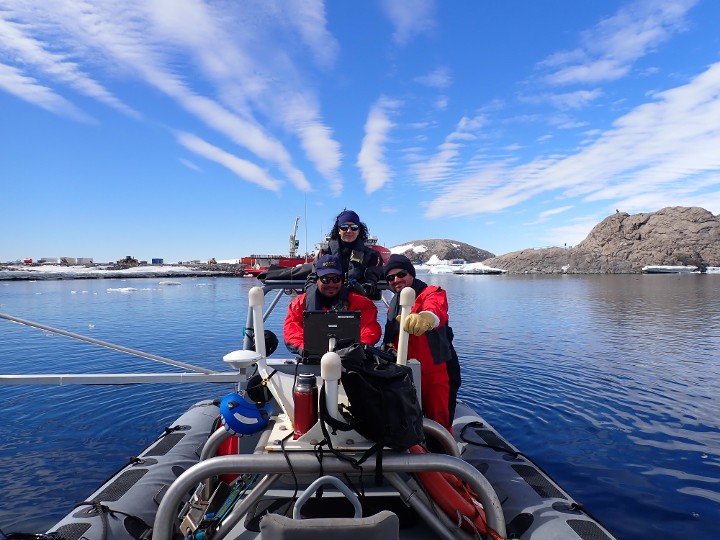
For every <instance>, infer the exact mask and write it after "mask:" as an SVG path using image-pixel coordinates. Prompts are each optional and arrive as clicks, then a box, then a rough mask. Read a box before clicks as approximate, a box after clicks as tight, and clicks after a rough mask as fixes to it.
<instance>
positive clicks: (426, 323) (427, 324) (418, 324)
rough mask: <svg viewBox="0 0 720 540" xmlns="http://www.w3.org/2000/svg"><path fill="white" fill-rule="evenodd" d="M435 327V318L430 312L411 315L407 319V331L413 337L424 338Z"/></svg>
mask: <svg viewBox="0 0 720 540" xmlns="http://www.w3.org/2000/svg"><path fill="white" fill-rule="evenodd" d="M433 326H435V318H434V317H433V316H432V315H431V314H430V313H428V312H426V311H423V312H422V313H411V314H410V315H408V316H407V317H406V318H405V327H404V328H405V330H406V331H407V332H410V333H411V334H412V335H413V336H422V335H423V334H424V333H425V332H427V331H428V330H430V329H431V328H432V327H433Z"/></svg>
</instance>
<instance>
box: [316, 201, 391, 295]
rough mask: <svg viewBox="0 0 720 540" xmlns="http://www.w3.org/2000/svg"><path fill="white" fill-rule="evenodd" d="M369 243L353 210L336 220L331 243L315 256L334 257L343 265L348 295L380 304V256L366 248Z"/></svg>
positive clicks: (364, 230)
mask: <svg viewBox="0 0 720 540" xmlns="http://www.w3.org/2000/svg"><path fill="white" fill-rule="evenodd" d="M367 239H368V228H367V225H365V224H364V223H362V222H361V221H360V216H358V215H357V213H356V212H354V211H352V210H347V209H345V210H343V211H342V212H340V213H339V214H338V215H337V217H336V218H335V223H334V224H333V228H332V230H331V231H330V239H329V240H328V242H327V244H326V245H324V246H323V247H322V248H321V249H320V250H319V252H318V254H317V257H316V258H320V257H321V256H322V255H335V256H336V257H338V258H339V259H340V263H341V264H342V271H343V278H344V282H345V286H346V287H348V288H349V289H350V290H351V291H353V292H356V293H358V294H362V295H363V296H367V297H368V298H372V299H375V300H379V299H380V296H379V291H378V290H377V283H378V281H379V280H380V278H381V277H382V259H381V257H380V253H378V252H377V251H375V250H374V249H373V248H371V247H370V246H367V245H365V242H366V241H367ZM316 277H317V276H316V274H315V268H314V267H313V272H311V273H310V275H309V276H308V278H307V281H306V283H305V288H306V289H307V288H308V287H309V286H311V285H312V284H313V283H314V282H315V279H316Z"/></svg>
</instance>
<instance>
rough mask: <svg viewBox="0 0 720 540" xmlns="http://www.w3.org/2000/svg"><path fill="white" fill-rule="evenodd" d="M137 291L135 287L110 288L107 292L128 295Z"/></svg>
mask: <svg viewBox="0 0 720 540" xmlns="http://www.w3.org/2000/svg"><path fill="white" fill-rule="evenodd" d="M135 291H137V289H136V288H135V287H111V288H109V289H108V290H107V292H109V293H115V292H117V293H122V294H129V293H131V292H135Z"/></svg>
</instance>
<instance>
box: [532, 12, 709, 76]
mask: <svg viewBox="0 0 720 540" xmlns="http://www.w3.org/2000/svg"><path fill="white" fill-rule="evenodd" d="M696 3H697V0H639V1H635V2H633V3H632V4H630V5H627V6H624V7H622V8H621V9H620V10H619V11H618V12H617V13H616V14H615V15H613V16H612V17H608V18H607V19H604V20H603V21H601V22H600V23H599V24H598V25H596V26H595V27H594V28H592V29H590V30H587V31H586V32H584V33H583V34H582V44H581V45H580V47H578V48H577V49H574V50H570V51H563V52H559V53H556V54H553V55H551V56H549V57H548V58H546V59H545V60H543V61H542V62H541V63H540V64H539V66H538V67H539V68H540V69H542V70H544V71H547V72H548V74H547V76H546V81H547V82H548V83H549V84H553V85H565V84H596V83H599V82H603V81H612V80H616V79H619V78H621V77H624V76H625V75H627V74H628V73H629V71H630V69H631V68H632V66H633V64H634V63H635V61H636V60H637V59H638V58H641V57H643V56H645V55H646V54H648V53H650V52H652V51H653V49H654V48H656V47H657V46H658V45H660V44H662V43H663V42H665V41H667V40H668V39H669V38H670V37H671V36H672V35H673V34H675V33H677V32H679V31H682V30H683V29H685V25H686V23H685V15H686V14H687V12H688V11H689V10H690V9H691V8H692V7H693V6H694V5H695V4H696Z"/></svg>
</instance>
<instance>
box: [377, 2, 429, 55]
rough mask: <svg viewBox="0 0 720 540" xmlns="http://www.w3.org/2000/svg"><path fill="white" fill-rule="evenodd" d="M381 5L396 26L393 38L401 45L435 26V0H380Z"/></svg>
mask: <svg viewBox="0 0 720 540" xmlns="http://www.w3.org/2000/svg"><path fill="white" fill-rule="evenodd" d="M380 6H381V7H382V9H383V11H384V12H385V14H386V16H387V17H388V18H389V19H390V22H391V23H392V24H393V26H394V27H395V32H394V33H393V38H394V39H395V42H397V43H398V44H399V45H406V44H407V43H408V42H409V41H410V40H411V39H412V38H413V37H415V36H416V35H419V34H423V33H425V32H427V31H428V30H431V29H432V28H433V27H434V26H435V21H434V19H433V16H434V14H435V1H434V0H380Z"/></svg>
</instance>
